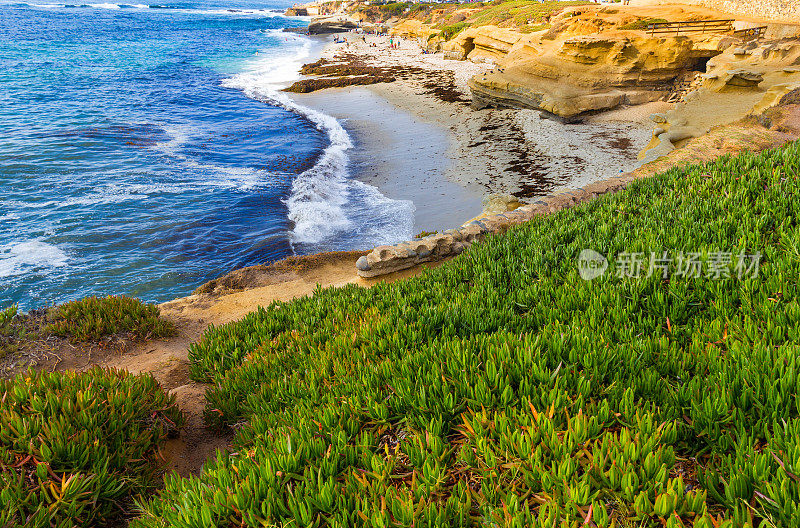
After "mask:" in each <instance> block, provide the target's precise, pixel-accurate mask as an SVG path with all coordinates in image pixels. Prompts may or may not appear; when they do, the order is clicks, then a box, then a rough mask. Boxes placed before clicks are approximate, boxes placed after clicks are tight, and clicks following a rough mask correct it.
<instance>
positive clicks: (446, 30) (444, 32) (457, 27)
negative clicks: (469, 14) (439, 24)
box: [439, 22, 469, 40]
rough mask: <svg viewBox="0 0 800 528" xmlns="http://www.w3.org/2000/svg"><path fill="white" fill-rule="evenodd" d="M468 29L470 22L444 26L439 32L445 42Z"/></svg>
mask: <svg viewBox="0 0 800 528" xmlns="http://www.w3.org/2000/svg"><path fill="white" fill-rule="evenodd" d="M468 27H469V23H468V22H456V23H455V24H451V25H449V26H444V27H443V28H442V29H441V30H440V31H439V36H441V37H442V38H443V39H445V40H450V39H451V38H453V37H455V36H456V35H458V34H459V33H461V32H462V31H463V30H464V29H466V28H468Z"/></svg>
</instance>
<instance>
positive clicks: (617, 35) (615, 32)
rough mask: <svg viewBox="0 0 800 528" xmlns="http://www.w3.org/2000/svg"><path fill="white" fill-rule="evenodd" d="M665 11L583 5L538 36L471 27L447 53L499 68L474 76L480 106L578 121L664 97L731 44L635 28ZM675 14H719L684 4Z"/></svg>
mask: <svg viewBox="0 0 800 528" xmlns="http://www.w3.org/2000/svg"><path fill="white" fill-rule="evenodd" d="M664 12H665V10H663V9H661V10H659V9H656V8H654V9H649V10H648V9H642V10H637V12H636V14H635V15H634V14H633V13H631V12H627V11H623V10H620V9H617V8H613V7H599V6H581V7H577V8H571V9H566V10H564V11H563V12H562V13H560V14H559V15H557V16H556V17H554V19H553V21H552V26H551V28H549V29H545V30H542V31H538V32H535V33H531V34H522V33H518V32H514V31H510V30H506V29H501V28H493V27H490V26H484V27H479V28H471V29H469V30H467V31H464V32H462V33H461V34H459V35H458V36H457V37H456V38H455V39H453V40H452V41H450V42H448V43H447V44H446V45H445V50H446V52H449V53H450V54H451V56H454V58H455V57H458V58H465V59H468V60H492V61H494V62H495V64H496V65H497V68H495V69H494V70H492V71H490V72H487V73H485V74H482V75H479V76H476V77H474V78H473V79H472V80H471V81H470V83H469V86H470V89H471V91H472V98H473V106H474V107H476V108H483V107H486V106H501V107H519V108H532V109H538V110H544V111H547V112H550V113H553V114H555V115H558V116H561V117H564V118H575V117H577V116H580V115H581V114H585V113H588V112H594V111H600V110H607V109H611V108H614V107H616V106H619V105H622V104H641V103H645V102H649V101H655V100H658V99H661V98H663V97H664V96H665V95H667V94H668V93H670V91H671V89H672V86H673V83H674V82H675V80H676V79H677V78H678V77H679V76H680V75H681V74H682V73H684V72H686V71H689V70H702V69H704V65H705V62H706V61H708V60H709V59H710V58H711V57H713V56H715V55H717V54H719V53H720V51H721V49H723V48H724V46H725V45H730V42H729V41H730V38H729V37H728V36H726V35H722V34H701V35H693V36H684V35H679V36H666V35H664V36H661V35H657V34H656V35H649V34H647V33H646V32H645V31H642V30H639V29H628V28H636V27H637V25H636V23H637V22H640V21H642V20H644V21H646V20H647V19H648V18H651V19H655V18H656V16H657V15H659V14H663V13H664ZM670 14H671V15H672V16H673V17H677V18H681V17H688V16H693V17H695V18H699V19H704V18H706V19H707V18H710V17H711V16H712V14H710V13H707V12H704V11H702V10H701V11H699V12H696V11H695V12H690V13H687V12H685V11H684V10H683V9H680V8H678V9H675V8H673V9H672V11H671V12H670ZM647 15H650V16H649V17H648V16H647ZM662 20H663V19H662ZM640 24H641V22H640ZM638 27H643V26H641V25H640V26H638Z"/></svg>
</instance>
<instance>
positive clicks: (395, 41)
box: [333, 35, 403, 49]
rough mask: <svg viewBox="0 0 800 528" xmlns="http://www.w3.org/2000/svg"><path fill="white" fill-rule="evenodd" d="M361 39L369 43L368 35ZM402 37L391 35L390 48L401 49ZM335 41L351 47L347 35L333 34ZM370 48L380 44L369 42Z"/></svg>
mask: <svg viewBox="0 0 800 528" xmlns="http://www.w3.org/2000/svg"><path fill="white" fill-rule="evenodd" d="M361 40H362V41H364V44H367V37H366V36H364V35H362V36H361ZM402 40H403V39H402V38H400V37H389V49H400V43H401V42H402ZM333 43H334V44H344V45H345V47H346V48H349V47H350V42H349V41H348V40H347V37H339V35H334V36H333ZM369 47H370V48H377V47H378V45H377V44H376V43H374V42H371V43H369Z"/></svg>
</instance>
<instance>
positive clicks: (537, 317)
mask: <svg viewBox="0 0 800 528" xmlns="http://www.w3.org/2000/svg"><path fill="white" fill-rule="evenodd" d="M799 172H800V143H793V144H790V145H788V146H787V147H785V148H782V149H777V150H770V151H765V152H763V153H760V154H753V153H742V154H740V155H737V156H734V157H724V158H720V159H718V160H716V161H714V162H710V163H707V164H704V165H692V166H686V167H676V168H672V169H670V170H668V171H667V172H665V173H663V174H661V175H658V176H655V177H652V178H648V179H644V180H639V181H636V182H635V183H633V184H631V185H630V186H629V187H628V188H627V189H626V190H624V191H622V192H620V193H618V194H615V195H612V196H603V197H600V198H598V199H596V200H594V201H592V202H589V203H587V204H584V205H581V206H576V207H574V208H571V209H568V210H564V211H561V212H559V213H556V214H554V215H551V216H549V217H543V218H539V219H536V220H534V221H531V222H529V223H527V224H524V225H522V226H520V227H517V228H514V229H512V230H511V231H509V232H507V233H506V234H504V235H500V236H494V237H491V238H489V239H488V240H487V241H485V242H484V243H482V244H479V245H476V246H473V247H471V248H470V249H469V250H467V251H466V252H465V253H464V254H462V255H461V256H460V257H459V258H457V259H455V260H454V261H452V262H449V263H446V264H444V265H442V266H439V267H438V268H436V269H432V270H428V271H427V272H425V273H423V274H421V275H420V276H417V277H416V278H413V279H410V280H407V281H401V282H394V283H391V284H378V285H376V286H374V287H372V288H370V289H365V288H360V287H357V286H354V285H348V286H345V287H341V288H329V289H319V290H317V291H316V292H315V294H314V295H313V296H311V297H307V298H302V299H298V300H295V301H292V302H288V303H280V302H275V303H273V304H271V305H270V306H268V307H266V308H263V309H259V310H258V311H257V312H254V313H251V314H249V315H248V316H246V317H245V318H244V319H242V320H241V321H238V322H234V323H230V324H227V325H224V326H219V327H210V328H209V329H208V331H207V332H206V334H205V336H204V337H203V339H202V340H201V341H200V342H199V343H197V344H195V345H193V346H192V347H191V349H190V359H191V363H192V364H191V373H192V376H193V378H194V379H195V380H197V381H201V382H210V383H211V387H210V389H209V390H208V392H207V408H206V421H207V423H209V424H211V425H214V426H216V427H220V428H233V429H234V430H236V431H237V434H236V437H235V439H234V443H233V449H232V451H231V452H227V453H221V454H219V456H218V457H217V458H216V459H215V460H212V461H210V462H209V463H208V464H207V465H206V467H205V468H204V470H203V472H202V473H201V474H200V475H199V476H198V477H192V478H188V479H181V478H178V477H177V476H170V477H168V478H167V480H166V487H165V489H164V491H163V492H161V493H160V494H158V495H157V496H155V497H154V498H152V499H151V500H147V501H144V502H143V503H141V504H140V506H141V509H142V512H143V514H142V516H141V517H140V518H138V519H136V520H134V521H133V523H132V526H134V527H138V528H144V527H166V526H170V527H173V526H174V527H178V526H181V527H183V526H213V525H224V526H332V527H334V526H335V527H343V526H381V527H387V526H508V527H512V526H513V527H521V526H553V527H555V526H576V527H577V526H612V525H616V526H638V527H656V526H659V527H660V526H666V527H675V528H677V527H681V526H694V527H700V528H712V527H713V528H720V527H739V526H752V527H754V526H775V527H779V526H797V525H800V478H798V475H800V399H798V396H797V387H798V381H800V380H799V379H798V377H799V376H800V362H799V360H798V350H799V349H798V345H797V343H798V341H799V340H800V335H798V332H797V328H799V327H800V298H799V297H798V295H799V294H800V291H798V280H797V278H798V277H800V225H798V222H797V218H798V215H799V214H800V201H798V198H797V196H798V194H799V193H800V180H798V177H797V176H798V173H799ZM585 249H593V250H594V251H597V252H599V253H602V254H603V255H606V257H607V259H608V261H610V262H612V263H616V265H615V266H609V267H608V269H607V270H606V273H604V274H600V276H598V277H596V278H594V280H584V279H583V278H581V276H580V273H579V269H578V266H577V263H576V259H577V257H578V255H579V254H580V253H581V252H582V251H583V250H585ZM664 252H666V253H664ZM651 254H656V255H659V256H660V257H662V260H663V259H664V256H665V255H671V256H677V255H686V254H693V255H696V258H697V265H698V266H699V268H698V269H699V270H702V272H700V273H697V274H686V273H683V274H681V273H679V270H677V269H673V268H670V267H669V266H667V267H666V268H660V267H659V268H656V269H655V270H653V269H652V268H651V269H649V270H648V269H647V267H644V268H643V269H639V268H630V266H629V265H628V266H624V265H623V264H624V263H625V262H628V264H630V258H628V260H627V261H626V260H625V259H624V258H623V259H622V260H620V256H625V255H627V256H628V257H630V256H631V255H639V256H648V257H649V256H650V255H651ZM743 255H748V256H753V255H758V256H759V259H760V260H759V261H758V262H759V263H760V265H759V266H756V267H755V268H753V267H750V268H748V269H746V270H742V269H741V268H740V267H739V264H740V263H741V260H740V259H739V260H737V256H738V257H741V256H743ZM615 256H616V258H615ZM720 256H722V258H721V257H720ZM608 261H607V262H608ZM621 263H622V264H621ZM603 269H605V268H603ZM743 271H744V273H743ZM634 272H636V273H634Z"/></svg>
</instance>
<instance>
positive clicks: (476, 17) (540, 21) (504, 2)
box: [363, 0, 589, 40]
mask: <svg viewBox="0 0 800 528" xmlns="http://www.w3.org/2000/svg"><path fill="white" fill-rule="evenodd" d="M588 3H589V2H587V1H583V0H568V1H556V0H547V1H544V2H528V1H526V0H495V1H493V2H470V3H465V4H438V3H437V4H431V3H423V2H420V3H414V2H393V3H388V4H383V5H381V6H376V7H367V8H364V9H363V12H364V13H365V14H367V15H368V16H369V17H370V18H371V19H375V20H381V21H386V20H387V19H388V18H391V17H402V18H404V19H406V20H419V21H421V22H423V23H425V24H428V25H431V26H432V27H434V28H435V29H437V30H439V31H441V32H442V35H441V36H442V37H443V38H444V39H445V40H449V39H450V38H452V37H453V36H455V34H457V33H458V32H460V31H461V30H462V29H466V28H469V27H477V26H485V25H490V24H491V25H496V26H500V27H516V28H519V29H521V30H525V29H526V28H529V27H533V26H541V27H542V28H544V27H547V26H546V22H547V20H548V19H549V17H550V16H552V15H554V14H555V13H557V12H560V11H562V10H564V9H565V8H568V7H570V6H576V5H585V4H588ZM456 29H457V31H454V30H456Z"/></svg>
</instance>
